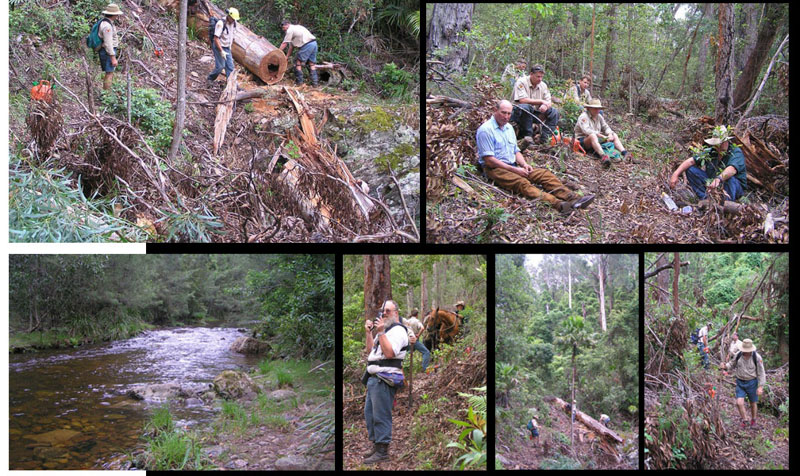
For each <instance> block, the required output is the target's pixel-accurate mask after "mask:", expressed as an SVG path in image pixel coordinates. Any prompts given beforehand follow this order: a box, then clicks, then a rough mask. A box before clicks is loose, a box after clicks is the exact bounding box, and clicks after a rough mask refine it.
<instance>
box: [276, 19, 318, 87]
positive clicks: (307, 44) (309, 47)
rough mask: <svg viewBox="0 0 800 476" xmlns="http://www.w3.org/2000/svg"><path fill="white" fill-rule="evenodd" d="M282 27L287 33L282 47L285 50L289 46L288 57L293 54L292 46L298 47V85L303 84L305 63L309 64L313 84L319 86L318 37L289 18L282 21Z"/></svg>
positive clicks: (296, 77)
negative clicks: (293, 23)
mask: <svg viewBox="0 0 800 476" xmlns="http://www.w3.org/2000/svg"><path fill="white" fill-rule="evenodd" d="M281 29H282V30H283V31H284V32H285V33H286V36H285V37H284V38H283V42H282V43H281V46H280V49H281V51H283V49H284V48H286V46H287V45H288V46H289V51H288V52H287V53H286V57H287V58H288V57H290V56H292V47H295V48H297V49H298V50H297V58H295V79H296V81H297V85H298V86H300V85H301V84H303V65H304V64H308V69H309V71H310V73H311V84H313V85H314V86H317V85H318V84H319V77H318V76H317V66H316V64H317V37H316V36H314V35H312V34H311V32H310V31H308V29H307V28H306V27H304V26H303V25H292V24H291V23H290V22H289V21H288V20H284V21H283V22H281Z"/></svg>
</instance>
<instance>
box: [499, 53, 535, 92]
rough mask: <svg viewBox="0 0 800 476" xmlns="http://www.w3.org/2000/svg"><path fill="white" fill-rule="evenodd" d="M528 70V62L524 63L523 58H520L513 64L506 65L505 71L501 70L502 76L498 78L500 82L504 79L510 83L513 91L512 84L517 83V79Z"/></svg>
mask: <svg viewBox="0 0 800 476" xmlns="http://www.w3.org/2000/svg"><path fill="white" fill-rule="evenodd" d="M527 69H528V62H527V61H525V59H524V58H520V59H518V60H517V62H516V63H515V64H512V63H509V64H507V65H506V69H504V70H503V75H502V76H500V81H505V80H506V78H508V80H509V81H510V82H511V90H512V91H513V90H514V83H516V82H517V78H519V77H520V76H522V75H523V74H525V71H526V70H527Z"/></svg>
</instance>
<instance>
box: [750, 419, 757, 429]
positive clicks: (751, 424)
mask: <svg viewBox="0 0 800 476" xmlns="http://www.w3.org/2000/svg"><path fill="white" fill-rule="evenodd" d="M750 428H752V429H754V430H758V429H759V426H758V423H756V421H755V420H750Z"/></svg>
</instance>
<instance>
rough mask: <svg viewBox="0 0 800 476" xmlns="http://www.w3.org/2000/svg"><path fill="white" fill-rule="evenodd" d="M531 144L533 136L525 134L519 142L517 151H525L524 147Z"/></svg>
mask: <svg viewBox="0 0 800 476" xmlns="http://www.w3.org/2000/svg"><path fill="white" fill-rule="evenodd" d="M532 145H533V137H531V136H525V137H523V138H522V140H521V141H520V142H519V151H520V152H525V149H527V148H528V147H530V146H532Z"/></svg>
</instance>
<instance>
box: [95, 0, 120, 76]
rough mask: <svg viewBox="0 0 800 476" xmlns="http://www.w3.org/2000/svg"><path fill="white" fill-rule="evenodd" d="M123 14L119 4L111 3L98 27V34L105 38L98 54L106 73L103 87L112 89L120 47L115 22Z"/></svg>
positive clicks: (104, 11)
mask: <svg viewBox="0 0 800 476" xmlns="http://www.w3.org/2000/svg"><path fill="white" fill-rule="evenodd" d="M120 15H122V10H120V8H119V5H117V4H116V3H109V4H108V6H107V7H106V8H105V10H103V19H102V20H101V21H100V26H99V27H98V34H99V35H100V38H102V39H103V45H102V46H101V47H100V49H99V50H98V52H97V54H98V55H99V56H100V67H102V68H103V72H105V73H106V75H105V77H104V78H103V89H105V90H109V89H111V83H112V81H113V80H114V70H115V69H117V48H119V37H118V36H117V27H116V26H114V22H115V21H116V19H117V17H119V16H120Z"/></svg>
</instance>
